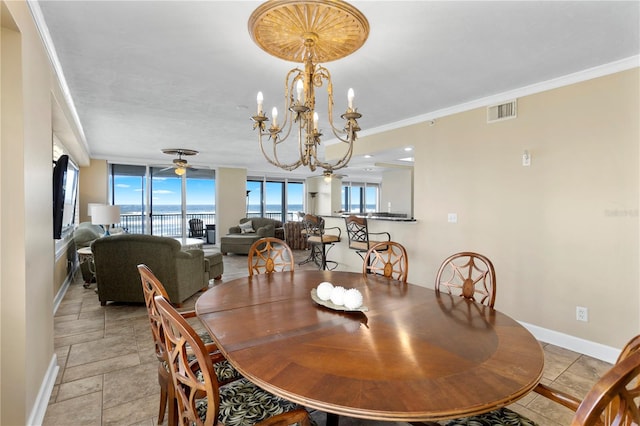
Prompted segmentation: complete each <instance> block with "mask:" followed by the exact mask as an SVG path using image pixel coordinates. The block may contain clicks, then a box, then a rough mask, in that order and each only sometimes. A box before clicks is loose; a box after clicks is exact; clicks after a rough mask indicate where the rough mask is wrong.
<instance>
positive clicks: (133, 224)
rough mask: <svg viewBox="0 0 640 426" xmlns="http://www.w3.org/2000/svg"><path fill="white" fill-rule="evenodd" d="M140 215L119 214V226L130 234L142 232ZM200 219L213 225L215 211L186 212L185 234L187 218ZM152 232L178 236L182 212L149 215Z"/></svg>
mask: <svg viewBox="0 0 640 426" xmlns="http://www.w3.org/2000/svg"><path fill="white" fill-rule="evenodd" d="M142 218H143V216H142V215H139V214H136V215H132V214H123V215H120V227H122V228H123V229H124V230H126V231H127V232H128V233H130V234H143V233H144V228H143V226H142ZM194 218H197V219H201V220H202V223H203V224H204V226H205V229H206V225H215V223H216V215H215V213H187V235H188V234H189V220H191V219H194ZM151 224H152V228H151V229H152V232H151V233H152V234H153V235H159V236H162V237H179V236H181V235H182V214H180V213H165V214H154V215H151Z"/></svg>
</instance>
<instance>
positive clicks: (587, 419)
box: [445, 350, 640, 426]
mask: <svg viewBox="0 0 640 426" xmlns="http://www.w3.org/2000/svg"><path fill="white" fill-rule="evenodd" d="M545 396H547V395H545ZM552 400H554V401H556V402H559V403H561V404H562V405H564V406H566V407H568V408H571V409H573V410H574V411H575V414H574V416H573V419H572V421H571V426H596V425H599V426H600V425H602V426H631V425H639V424H640V351H638V350H635V352H633V351H632V352H630V353H629V354H628V356H627V357H626V358H624V359H622V360H620V361H618V362H617V363H616V364H614V365H613V367H611V369H609V371H607V372H606V373H605V374H604V375H603V376H602V377H601V378H600V380H598V381H597V382H596V384H595V385H593V387H592V388H591V390H590V391H589V392H588V393H587V395H586V396H585V397H584V399H583V400H582V401H579V400H577V401H578V405H577V406H576V407H575V408H573V405H571V406H570V405H567V404H566V403H565V402H566V401H564V400H562V401H561V400H558V399H555V398H552ZM571 400H576V399H575V398H573V397H571ZM445 424H446V426H468V425H478V426H490V425H502V424H508V425H514V426H535V425H536V424H535V423H534V422H532V421H531V420H529V419H527V418H525V417H523V416H520V415H519V414H517V413H515V412H514V411H512V410H510V409H508V408H500V409H498V410H494V411H491V412H489V413H485V414H480V415H477V416H473V417H466V418H462V419H456V420H451V421H449V422H447V423H445Z"/></svg>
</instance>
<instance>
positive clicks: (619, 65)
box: [358, 55, 640, 137]
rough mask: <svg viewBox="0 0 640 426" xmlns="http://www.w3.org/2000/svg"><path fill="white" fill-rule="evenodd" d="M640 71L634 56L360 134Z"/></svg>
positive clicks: (639, 64) (372, 132)
mask: <svg viewBox="0 0 640 426" xmlns="http://www.w3.org/2000/svg"><path fill="white" fill-rule="evenodd" d="M638 67H640V55H635V56H630V57H628V58H624V59H620V60H618V61H615V62H610V63H608V64H603V65H598V66H596V67H593V68H587V69H585V70H582V71H578V72H575V73H572V74H567V75H565V76H562V77H557V78H553V79H551V80H546V81H542V82H539V83H534V84H531V85H528V86H524V87H520V88H518V89H514V90H509V91H507V92H502V93H498V94H495V95H491V96H487V97H484V98H479V99H476V100H473V101H470V102H465V103H462V104H458V105H455V106H452V107H447V108H442V109H439V110H436V111H432V112H429V113H426V114H421V115H417V116H415V117H411V118H407V119H405V120H400V121H396V122H394V123H390V124H386V125H383V126H378V127H374V128H372V129H369V130H367V131H362V132H360V133H359V135H358V136H359V137H364V136H369V135H375V134H378V133H382V132H386V131H390V130H396V129H399V128H402V127H407V126H411V125H414V124H419V123H424V122H425V121H430V120H435V119H437V118H441V117H446V116H449V115H453V114H457V113H460V112H465V111H470V110H472V109H476V108H482V107H485V106H487V105H493V104H498V103H502V102H505V101H509V100H512V99H516V98H521V97H524V96H529V95H534V94H536V93H541V92H545V91H547V90H553V89H557V88H560V87H564V86H569V85H571V84H575V83H581V82H583V81H587V80H592V79H594V78H598V77H604V76H606V75H611V74H615V73H618V72H622V71H627V70H630V69H633V68H638Z"/></svg>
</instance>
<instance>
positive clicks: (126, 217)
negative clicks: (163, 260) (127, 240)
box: [110, 164, 215, 236]
mask: <svg viewBox="0 0 640 426" xmlns="http://www.w3.org/2000/svg"><path fill="white" fill-rule="evenodd" d="M110 177H111V179H110V190H111V196H112V201H113V204H117V205H119V206H120V212H121V220H122V221H121V226H122V227H123V228H125V229H126V230H127V232H129V233H131V234H152V235H161V236H180V235H182V232H183V230H184V231H185V232H186V230H187V229H188V226H187V225H186V223H187V221H188V220H189V219H192V218H199V219H202V222H203V223H204V224H205V225H213V224H215V172H214V171H213V170H206V169H203V170H195V169H189V170H188V171H187V174H186V178H185V189H186V190H185V197H184V200H185V205H184V206H183V197H182V178H181V177H179V176H177V175H176V174H175V173H174V170H173V168H160V167H147V166H132V165H122V164H112V165H111V176H110ZM183 211H184V212H186V220H183V213H182V212H183Z"/></svg>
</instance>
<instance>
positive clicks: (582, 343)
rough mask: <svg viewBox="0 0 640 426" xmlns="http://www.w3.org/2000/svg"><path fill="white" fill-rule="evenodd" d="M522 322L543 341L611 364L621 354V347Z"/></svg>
mask: <svg viewBox="0 0 640 426" xmlns="http://www.w3.org/2000/svg"><path fill="white" fill-rule="evenodd" d="M520 324H522V326H523V327H524V328H526V329H527V330H529V331H530V332H531V334H533V336H534V337H535V338H536V339H538V340H540V341H541V342H545V343H550V344H552V345H555V346H560V347H561V348H564V349H569V350H571V351H574V352H578V353H581V354H584V355H588V356H590V357H593V358H596V359H599V360H601V361H605V362H608V363H610V364H614V363H615V362H616V359H617V358H618V355H620V351H621V349H617V348H613V347H611V346H606V345H602V344H600V343H595V342H591V341H589V340H584V339H581V338H579V337H574V336H570V335H568V334H564V333H560V332H558V331H553V330H548V329H546V328H542V327H538V326H537V325H532V324H528V323H526V322H520Z"/></svg>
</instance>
